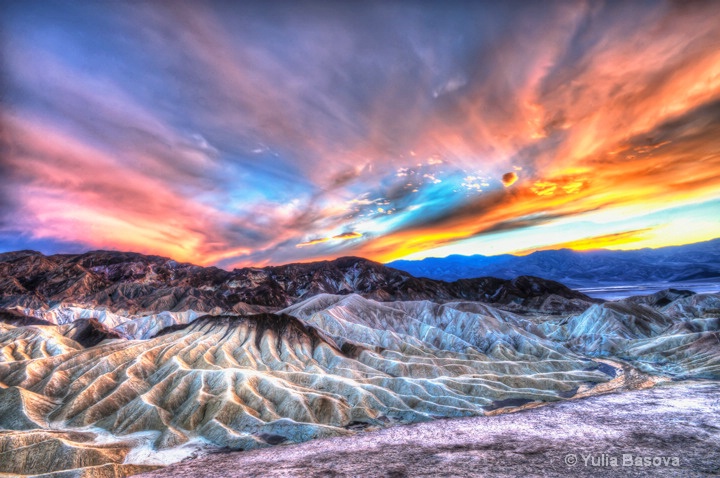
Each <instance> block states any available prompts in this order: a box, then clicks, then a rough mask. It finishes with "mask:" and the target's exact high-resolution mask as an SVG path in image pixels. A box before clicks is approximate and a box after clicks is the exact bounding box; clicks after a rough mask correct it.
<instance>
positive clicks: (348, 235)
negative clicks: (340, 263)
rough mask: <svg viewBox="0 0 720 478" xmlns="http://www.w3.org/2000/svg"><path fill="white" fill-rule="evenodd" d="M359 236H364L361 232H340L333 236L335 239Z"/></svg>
mask: <svg viewBox="0 0 720 478" xmlns="http://www.w3.org/2000/svg"><path fill="white" fill-rule="evenodd" d="M358 237H362V234H360V233H359V232H354V231H350V232H343V233H342V234H338V235H337V236H333V237H332V238H333V239H357V238H358Z"/></svg>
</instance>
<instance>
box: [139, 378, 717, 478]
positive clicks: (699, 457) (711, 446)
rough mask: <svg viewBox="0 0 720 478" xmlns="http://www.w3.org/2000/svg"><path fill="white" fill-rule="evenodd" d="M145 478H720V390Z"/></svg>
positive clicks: (699, 389)
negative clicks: (437, 477)
mask: <svg viewBox="0 0 720 478" xmlns="http://www.w3.org/2000/svg"><path fill="white" fill-rule="evenodd" d="M614 465H615V466H614ZM137 476H141V477H148V478H150V477H154V478H160V477H168V478H170V477H172V478H189V477H199V476H204V477H229V478H233V477H258V476H263V477H280V476H292V477H406V476H407V477H415V476H433V477H435V476H446V477H455V476H457V477H465V476H483V477H515V476H527V477H531V476H563V477H568V476H613V477H616V476H652V477H663V476H682V477H693V476H720V383H718V382H681V383H677V382H676V383H667V384H662V385H659V386H656V387H654V388H651V389H647V390H639V391H632V392H625V393H618V394H610V395H602V396H594V397H590V398H587V399H582V400H569V401H565V402H560V403H554V404H550V405H547V406H543V407H539V408H534V409H528V410H523V411H520V412H517V413H511V414H504V415H496V416H491V417H474V418H466V419H452V420H437V421H433V422H428V423H419V424H414V425H407V426H397V427H393V428H388V429H384V430H380V431H375V432H366V433H362V432H361V433H359V434H357V435H354V436H350V437H342V438H331V439H322V440H314V441H310V442H306V443H301V444H296V445H280V446H276V447H272V448H266V449H261V450H253V451H248V452H228V453H215V454H212V455H209V456H205V457H202V458H197V459H195V460H190V461H186V462H182V463H179V464H176V465H172V466H169V467H167V468H163V469H161V470H158V471H155V472H151V473H145V474H142V475H137Z"/></svg>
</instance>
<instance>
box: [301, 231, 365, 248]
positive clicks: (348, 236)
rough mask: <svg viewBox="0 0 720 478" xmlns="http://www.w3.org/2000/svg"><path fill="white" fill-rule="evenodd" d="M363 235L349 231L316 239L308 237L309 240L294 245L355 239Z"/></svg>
mask: <svg viewBox="0 0 720 478" xmlns="http://www.w3.org/2000/svg"><path fill="white" fill-rule="evenodd" d="M360 237H363V235H362V234H360V233H359V232H354V231H349V232H343V233H342V234H337V235H334V236H332V237H319V238H316V239H310V240H309V241H305V242H301V243H299V244H298V245H297V246H296V247H306V246H314V245H315V244H322V243H324V242H328V241H346V240H348V239H357V238H360Z"/></svg>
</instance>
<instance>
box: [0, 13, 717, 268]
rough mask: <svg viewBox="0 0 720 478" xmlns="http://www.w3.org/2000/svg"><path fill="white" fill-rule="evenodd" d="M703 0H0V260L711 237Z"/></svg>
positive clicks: (713, 76) (581, 245)
mask: <svg viewBox="0 0 720 478" xmlns="http://www.w3.org/2000/svg"><path fill="white" fill-rule="evenodd" d="M718 25H720V2H713V1H707V2H702V1H696V2H681V1H676V2H669V1H667V2H662V1H649V2H643V1H633V2H602V1H586V2H583V1H567V2H562V1H558V2H535V1H527V2H520V1H515V2H513V1H509V2H487V3H483V2H478V1H472V2H412V1H397V2H393V1H386V2H360V1H357V2H353V1H349V2H331V1H309V2H306V1H292V2H290V1H288V2H278V1H275V2H258V3H253V2H230V1H217V2H213V1H202V0H198V1H188V2H183V1H172V2H170V1H141V0H138V1H108V2H95V1H82V0H80V1H72V2H71V1H62V2H61V1H52V0H43V1H39V0H35V1H34V0H30V1H25V0H22V1H21V0H5V1H3V2H1V3H0V105H1V107H0V177H1V178H2V180H1V181H0V251H10V250H17V249H35V250H40V251H42V252H44V253H74V252H81V251H87V250H94V249H113V250H129V251H136V252H142V253H149V254H158V255H163V256H168V257H172V258H175V259H177V260H182V261H189V262H194V263H196V264H201V265H217V266H220V267H224V268H232V267H239V266H248V265H256V266H263V265H268V264H282V263H287V262H295V261H310V260H319V259H329V258H334V257H338V256H346V255H356V256H362V257H366V258H369V259H373V260H377V261H382V262H387V261H392V260H395V259H401V258H408V259H420V258H423V257H430V256H435V257H442V256H446V255H449V254H484V255H494V254H501V253H516V254H526V253H530V252H532V251H535V250H541V249H553V248H563V247H568V248H572V249H576V250H586V249H593V248H610V249H637V248H642V247H662V246H667V245H678V244H686V243H693V242H698V241H704V240H709V239H712V238H716V237H720V28H718Z"/></svg>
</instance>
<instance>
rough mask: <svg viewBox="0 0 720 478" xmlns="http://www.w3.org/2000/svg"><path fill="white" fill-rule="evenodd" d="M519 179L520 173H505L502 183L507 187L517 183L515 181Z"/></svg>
mask: <svg viewBox="0 0 720 478" xmlns="http://www.w3.org/2000/svg"><path fill="white" fill-rule="evenodd" d="M517 180H518V175H517V173H515V172H509V173H505V174H503V176H502V183H503V186H505V187H506V188H507V187H509V186H512V185H513V184H515V182H516V181H517Z"/></svg>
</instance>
